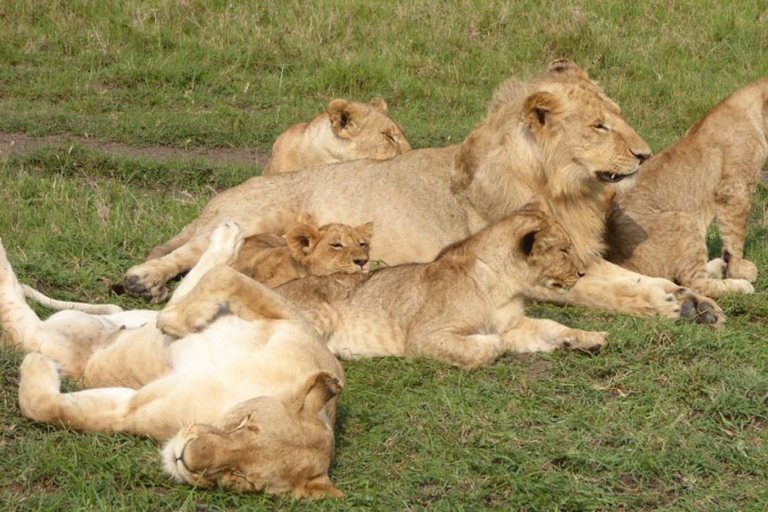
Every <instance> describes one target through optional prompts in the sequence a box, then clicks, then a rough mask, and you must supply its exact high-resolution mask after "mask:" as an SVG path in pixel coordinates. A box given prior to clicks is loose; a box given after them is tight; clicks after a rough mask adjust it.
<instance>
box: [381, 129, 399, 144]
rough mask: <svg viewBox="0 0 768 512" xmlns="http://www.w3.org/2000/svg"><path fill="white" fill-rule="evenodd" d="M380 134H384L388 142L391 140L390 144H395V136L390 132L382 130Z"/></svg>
mask: <svg viewBox="0 0 768 512" xmlns="http://www.w3.org/2000/svg"><path fill="white" fill-rule="evenodd" d="M382 135H384V137H386V138H387V140H388V141H389V142H391V143H392V144H397V141H396V140H395V137H394V136H393V135H392V134H391V133H386V132H384V133H383V134H382Z"/></svg>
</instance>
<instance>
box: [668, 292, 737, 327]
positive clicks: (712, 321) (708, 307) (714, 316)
mask: <svg viewBox="0 0 768 512" xmlns="http://www.w3.org/2000/svg"><path fill="white" fill-rule="evenodd" d="M675 296H676V297H677V299H678V301H679V304H680V313H679V314H680V318H691V319H693V320H695V321H696V323H699V324H708V325H711V326H712V327H720V326H722V325H723V324H724V323H725V319H726V316H725V313H723V310H722V309H720V306H718V305H717V303H716V302H715V301H713V300H712V299H710V298H707V297H704V296H703V295H699V294H697V293H695V292H694V291H693V290H691V289H689V288H678V289H677V290H676V291H675Z"/></svg>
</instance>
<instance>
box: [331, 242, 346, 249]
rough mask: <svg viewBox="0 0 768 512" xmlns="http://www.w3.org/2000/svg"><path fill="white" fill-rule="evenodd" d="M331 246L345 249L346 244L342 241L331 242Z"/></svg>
mask: <svg viewBox="0 0 768 512" xmlns="http://www.w3.org/2000/svg"><path fill="white" fill-rule="evenodd" d="M331 247H333V248H334V249H337V250H338V249H343V248H344V244H342V243H341V242H332V243H331Z"/></svg>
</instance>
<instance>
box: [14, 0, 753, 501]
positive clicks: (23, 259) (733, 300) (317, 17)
mask: <svg viewBox="0 0 768 512" xmlns="http://www.w3.org/2000/svg"><path fill="white" fill-rule="evenodd" d="M246 4H247V5H246ZM307 5H308V4H306V3H305V2H298V1H284V2H262V3H258V4H257V3H250V2H249V3H245V2H244V3H242V5H241V4H240V3H234V4H229V3H228V2H219V1H212V2H199V1H195V0H178V1H170V0H168V1H163V0H150V1H146V2H141V3H139V2H95V1H82V0H75V1H58V2H56V1H46V2H43V1H39V0H18V1H16V2H3V3H2V4H0V64H1V65H0V111H2V112H3V115H2V116H0V132H24V133H26V134H27V135H30V136H43V135H56V134H59V135H64V136H65V137H64V138H65V139H66V138H67V137H73V139H72V140H73V142H72V143H67V144H62V145H56V146H52V147H47V148H41V149H37V150H35V151H33V152H27V153H22V154H18V155H15V156H7V155H6V156H3V157H2V158H0V204H2V205H3V206H0V236H2V240H3V243H4V245H5V247H6V249H7V250H8V254H9V257H10V259H11V262H12V264H13V265H14V267H15V269H16V271H17V272H18V274H19V275H20V277H21V279H22V280H23V281H25V282H27V283H29V284H33V285H35V286H36V287H38V288H40V289H41V290H43V291H45V292H47V293H49V294H51V295H54V296H56V297H57V298H62V299H70V300H71V299H79V300H89V301H107V300H108V301H113V302H114V301H116V302H118V303H120V304H121V305H123V306H124V307H145V304H143V303H141V302H139V301H136V300H134V299H130V298H127V297H124V296H120V297H114V296H111V295H110V291H109V285H110V284H113V283H115V282H118V281H119V280H120V279H121V276H122V273H123V272H124V271H125V270H126V269H127V268H129V267H130V266H131V265H133V264H135V263H137V262H139V261H141V260H142V258H143V256H144V255H145V254H146V252H147V250H149V249H150V248H151V247H153V246H154V245H156V244H158V243H160V242H163V241H165V240H166V239H167V238H169V237H170V236H171V235H173V234H175V233H176V232H178V230H179V229H180V228H181V227H182V226H184V225H185V224H186V223H188V222H189V221H190V220H191V219H193V218H194V217H195V215H196V214H197V212H199V211H200V209H201V208H202V207H203V206H204V205H205V203H206V202H207V200H208V199H209V198H210V197H211V195H212V194H213V193H215V191H216V190H220V189H223V188H226V187H229V186H232V185H234V184H236V183H238V182H240V181H243V180H244V179H246V178H248V177H249V176H251V175H253V174H256V173H258V172H259V168H258V167H257V166H256V165H252V166H251V165H233V164H225V163H221V164H216V163H215V162H214V163H211V162H205V163H201V162H199V161H192V160H181V159H180V160H178V161H163V162H159V161H155V160H152V159H151V158H149V157H147V158H128V157H125V156H114V155H110V154H105V153H101V152H98V151H94V150H92V149H89V147H87V145H86V144H84V143H82V142H77V141H82V140H83V139H81V138H82V137H87V138H98V139H104V140H109V141H115V142H120V143H123V144H130V145H134V146H139V147H146V148H147V154H148V155H151V154H152V152H151V151H150V149H151V148H152V147H155V146H167V147H175V148H211V149H213V148H231V149H236V150H248V151H252V152H254V153H263V152H266V151H268V149H269V147H270V144H271V142H272V141H273V140H274V138H275V137H276V136H277V135H278V134H279V133H280V132H281V131H282V130H283V129H285V128H286V127H287V126H288V125H290V124H292V123H294V122H298V121H301V120H307V119H309V118H311V117H314V116H315V115H317V113H318V112H320V111H321V109H322V108H323V107H324V106H325V105H326V104H327V103H328V101H330V99H332V98H334V97H347V98H350V99H357V100H367V99H369V98H370V97H372V96H375V95H381V96H383V97H384V98H385V99H386V100H387V102H388V104H389V106H390V110H391V111H392V113H393V115H394V117H395V118H396V119H397V120H398V121H399V122H400V123H401V124H402V125H403V126H404V127H405V129H406V132H407V134H408V136H409V139H410V140H411V142H412V144H413V145H414V147H417V148H418V147H427V146H440V145H446V144H450V143H454V142H457V141H459V140H461V139H462V138H463V137H464V136H465V135H466V134H467V133H468V132H469V130H471V128H472V127H473V126H474V125H475V124H477V123H478V122H479V121H480V120H481V119H482V117H483V115H484V112H485V110H486V108H487V103H488V101H489V99H490V97H491V94H492V92H493V89H494V87H495V86H496V85H498V84H499V83H500V82H502V81H503V80H504V79H505V78H506V77H508V76H510V75H511V74H526V73H529V72H534V71H537V70H540V69H542V68H543V67H544V66H546V64H547V63H548V62H549V61H550V60H552V59H554V58H559V57H568V58H571V59H573V60H575V61H577V62H578V63H579V64H581V65H582V66H584V67H585V68H587V69H588V71H589V73H590V75H591V76H592V77H593V78H595V79H596V80H597V81H599V82H600V83H601V85H602V86H603V88H604V89H605V91H606V92H607V93H608V94H609V95H610V96H611V97H613V98H614V99H616V100H617V101H618V102H619V103H620V105H621V106H622V108H623V112H624V114H625V117H626V119H627V120H628V121H629V122H630V123H631V124H632V125H633V126H634V127H635V128H636V129H637V130H638V132H639V133H641V134H642V135H643V136H644V137H645V139H646V140H647V141H648V142H649V143H650V144H651V145H652V146H653V148H654V149H655V150H657V151H658V150H660V149H661V148H663V147H664V146H665V145H667V144H669V143H671V142H672V141H673V140H675V139H676V138H677V137H679V136H681V135H682V134H683V133H684V132H685V130H686V129H687V128H688V127H689V126H690V125H691V124H693V123H694V122H695V121H696V120H697V119H698V118H699V117H700V116H701V115H703V114H704V113H705V112H706V111H707V110H708V109H709V108H711V107H712V106H713V105H714V104H715V103H716V102H717V101H719V99H721V98H722V97H724V96H725V95H727V94H729V93H730V92H732V91H733V90H735V89H737V88H739V87H741V86H742V85H745V84H746V83H748V82H749V81H751V80H754V79H756V78H760V77H764V76H768V31H766V30H765V27H766V26H768V6H766V5H765V3H764V2H762V1H758V0H754V1H746V0H740V1H738V2H731V3H723V5H716V4H715V3H712V4H709V3H705V2H701V1H698V0H679V1H673V2H670V1H669V0H665V1H661V0H651V1H648V2H635V3H628V2H619V1H615V2H611V1H608V2H598V1H576V0H574V1H567V2H540V1H533V0H523V1H520V2H514V3H502V2H497V3H492V2H479V1H460V0H457V1H452V2H445V1H440V2H438V1H436V0H424V1H420V2H350V1H346V2H344V1H322V2H317V3H316V5H314V6H312V7H308V6H307ZM74 137H77V139H75V138H74ZM767 209H768V187H766V186H765V185H761V188H760V190H759V191H758V194H757V197H756V205H755V208H754V209H753V214H752V215H753V218H752V220H751V224H750V231H749V238H748V241H747V247H746V255H747V257H748V258H749V259H751V260H753V261H755V262H756V263H757V264H758V267H759V269H760V278H759V279H758V281H757V283H756V289H757V293H755V294H754V295H751V296H731V297H726V298H723V299H722V300H720V301H719V303H720V304H721V305H722V306H723V308H724V309H725V311H726V313H727V314H728V315H729V321H728V324H727V325H726V326H725V328H723V329H721V330H717V331H715V330H711V329H709V328H705V327H701V326H696V325H691V324H689V323H686V322H672V321H667V320H663V319H658V318H633V317H628V316H624V315H612V314H603V313H599V312H591V311H586V310H583V309H579V308H558V307H552V306H545V305H534V306H533V307H532V308H531V313H532V314H534V315H537V316H546V317H550V318H554V319H556V320H558V321H561V322H563V323H566V324H569V325H572V326H574V327H580V328H587V329H599V330H607V331H609V333H610V345H609V346H608V347H607V348H606V349H605V351H604V352H603V353H601V354H599V355H598V356H586V355H579V354H567V353H556V354H551V355H537V356H531V357H508V358H505V359H502V360H501V361H499V362H498V363H497V364H495V365H493V366H492V367H490V368H487V369H483V370H477V371H460V370H457V369H455V368H452V367H449V366H447V365H444V364H440V363H436V362H431V361H421V360H419V361H403V360H395V359H382V360H375V361H361V362H356V363H350V364H346V366H345V367H346V370H347V380H348V386H347V388H346V389H345V391H344V392H343V394H342V396H341V405H340V407H341V408H340V418H339V422H338V426H337V439H338V442H337V447H338V451H337V460H336V463H335V465H334V467H333V470H332V474H331V477H332V479H333V480H334V483H335V484H336V485H337V486H338V487H339V488H340V489H342V490H343V491H344V492H345V493H346V497H345V499H344V500H341V501H323V502H320V503H302V502H297V501H294V500H293V499H291V498H290V497H280V498H268V497H263V496H239V495H234V494H231V493H224V492H221V491H217V490H199V489H193V488H191V487H186V486H180V485H177V484H173V483H172V482H170V481H169V480H168V478H166V476H165V475H164V474H163V473H162V471H161V469H160V464H159V457H158V454H157V447H156V445H155V444H154V443H153V442H152V441H149V440H144V439H138V438H135V437H131V436H126V435H117V436H107V435H77V434H75V433H73V432H67V431H63V430H60V429H56V428H53V427H49V426H44V425H39V424H35V423H32V422H30V421H28V420H26V419H25V418H23V417H22V416H21V414H20V412H19V409H18V404H17V402H16V387H17V379H18V365H19V363H20V361H21V357H20V356H19V355H18V354H15V353H12V352H9V351H7V350H4V349H0V503H1V504H2V505H0V508H3V509H4V510H46V511H48V510H121V509H125V510H134V509H135V510H194V511H197V510H211V511H214V510H238V509H242V510H246V509H247V510H275V509H278V510H366V509H370V510H424V509H429V510H483V509H499V510H563V511H564V510H568V511H581V510H584V511H586V510H614V511H630V510H632V511H634V510H695V511H698V510H706V511H709V510H718V511H724V510H733V511H737V510H738V511H749V510H755V511H760V510H765V509H766V508H768V485H766V478H767V477H768V430H767V429H768V426H767V422H768V347H766V342H765V338H766V327H767V326H768V301H767V300H766V290H767V289H768V277H766V276H768V242H767V241H766V240H767V239H768V237H767V235H768V229H767V228H766V225H765V224H764V221H763V216H764V213H765V211H766V210H767ZM717 245H718V240H717V234H716V232H713V233H712V247H713V248H715V247H717ZM40 313H41V314H47V312H46V311H44V310H40Z"/></svg>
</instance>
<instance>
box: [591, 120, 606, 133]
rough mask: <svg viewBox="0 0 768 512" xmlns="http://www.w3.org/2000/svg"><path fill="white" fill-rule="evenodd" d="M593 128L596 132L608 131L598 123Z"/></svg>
mask: <svg viewBox="0 0 768 512" xmlns="http://www.w3.org/2000/svg"><path fill="white" fill-rule="evenodd" d="M592 128H594V129H595V130H600V131H601V132H607V131H608V127H607V126H605V125H604V124H603V123H601V122H597V123H595V124H593V125H592Z"/></svg>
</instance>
